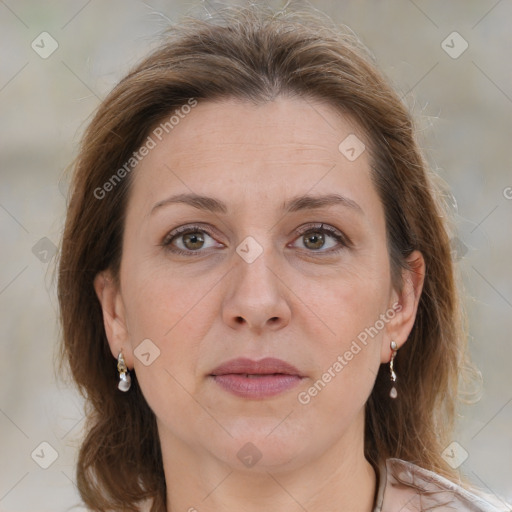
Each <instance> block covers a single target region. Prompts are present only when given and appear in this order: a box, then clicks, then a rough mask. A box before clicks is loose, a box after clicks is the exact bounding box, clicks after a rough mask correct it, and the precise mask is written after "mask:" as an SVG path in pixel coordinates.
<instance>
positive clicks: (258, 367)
mask: <svg viewBox="0 0 512 512" xmlns="http://www.w3.org/2000/svg"><path fill="white" fill-rule="evenodd" d="M277 373H280V374H283V375H295V376H297V377H302V375H301V374H300V372H299V370H297V368H295V366H293V365H291V364H289V363H287V362H286V361H282V360H281V359H275V358H273V357H267V358H265V359H260V360H259V361H253V360H252V359H247V358H242V357H241V358H238V359H232V360H230V361H226V362H225V363H222V364H221V365H220V366H218V367H217V368H215V370H213V371H212V373H211V375H214V376H217V375H228V374H242V375H272V374H277Z"/></svg>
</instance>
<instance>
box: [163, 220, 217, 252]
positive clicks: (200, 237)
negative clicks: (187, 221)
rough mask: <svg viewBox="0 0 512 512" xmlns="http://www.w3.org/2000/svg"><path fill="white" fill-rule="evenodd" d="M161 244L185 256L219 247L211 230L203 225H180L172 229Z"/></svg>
mask: <svg viewBox="0 0 512 512" xmlns="http://www.w3.org/2000/svg"><path fill="white" fill-rule="evenodd" d="M208 240H211V241H210V242H208ZM161 245H162V246H163V247H165V248H166V249H167V250H168V251H170V252H173V253H175V254H182V255H185V256H190V255H196V254H197V255H200V254H202V253H203V252H204V251H202V249H209V248H211V247H216V246H217V247H218V245H216V243H215V241H214V239H213V237H212V235H211V234H210V233H209V231H208V230H206V229H205V228H204V227H201V226H182V227H179V228H177V229H175V230H174V231H171V232H170V233H169V234H168V235H167V236H166V237H165V239H164V241H163V242H162V244H161ZM221 245H222V244H221Z"/></svg>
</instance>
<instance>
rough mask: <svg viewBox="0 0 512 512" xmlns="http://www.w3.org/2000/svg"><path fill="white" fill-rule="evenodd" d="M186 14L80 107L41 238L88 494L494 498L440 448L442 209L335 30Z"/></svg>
mask: <svg viewBox="0 0 512 512" xmlns="http://www.w3.org/2000/svg"><path fill="white" fill-rule="evenodd" d="M221 18H222V20H221V22H216V21H214V20H209V21H199V20H192V21H189V22H186V23H183V24H181V25H180V26H179V27H175V28H174V29H173V31H172V32H170V34H169V36H168V37H167V38H166V39H165V41H164V42H163V43H162V44H161V46H160V47H159V48H158V49H157V50H155V51H154V52H153V53H152V54H151V55H150V56H149V57H147V58H146V59H145V60H144V61H143V62H142V63H140V64H139V65H138V66H137V67H136V68H135V69H133V70H132V72H131V73H129V74H128V76H126V77H125V78H124V79H123V80H122V81H121V82H120V83H119V84H118V85H117V87H116V88H115V89H114V90H113V91H112V93H111V94H110V95H109V96H108V97H107V98H106V99H105V101H104V102H103V103H102V105H101V106H100V108H99V110H98V112H97V114H96V116H95V117H94V119H93V120H92V122H91V124H90V126H89V128H88V130H87V132H86V134H85V137H84V140H83V144H82V147H81V151H80V154H79V156H78V159H77V161H76V164H75V175H74V181H73V183H72V197H71V201H70V204H69V210H68V215H67V220H66V226H65V232H64V236H63V241H62V252H61V260H60V269H59V302H60V308H61V315H62V325H63V340H64V352H63V354H64V356H65V357H66V358H67V360H68V361H69V364H70V367H71V370H72V374H73V377H74V379H75V381H76V382H77V384H78V386H79V387H80V389H81V390H82V392H83V393H84V394H85V396H86V398H87V404H88V406H89V410H88V412H89V414H88V420H89V421H88V430H87V436H86V438H85V440H84V442H83V444H82V447H81V450H80V455H79V460H78V469H77V485H78V488H79V490H80V493H81V495H82V498H83V500H84V502H85V503H86V504H87V506H88V507H90V509H91V510H98V511H106V510H152V511H161V510H167V511H177V510H184V511H185V510H188V511H194V510H199V511H208V512H211V511H219V510H248V511H253V510H254V511H256V510H262V509H266V510H276V511H277V510H279V511H292V510H293V511H296V510H308V511H310V512H316V511H320V510H322V511H324V510H351V511H361V512H363V511H364V512H370V511H375V512H377V511H379V512H387V511H395V510H402V511H404V512H405V511H418V510H431V509H436V508H439V509H440V510H471V511H491V510H495V509H494V508H493V507H492V506H491V505H490V504H489V503H487V502H485V501H484V500H483V499H481V498H479V497H477V495H476V494H472V493H470V492H469V491H467V490H465V489H463V488H462V487H461V486H459V485H457V484H456V483H452V482H456V481H459V476H458V474H457V472H456V471H455V470H453V469H452V466H451V465H450V464H448V463H447V462H446V461H445V458H444V457H443V451H445V450H446V449H447V447H448V446H449V444H450V441H451V438H450V431H451V426H452V424H453V416H454V410H455V401H456V389H457V382H458V377H459V375H458V374H459V371H460V368H462V367H464V366H466V365H467V361H466V359H465V356H463V355H462V354H463V348H464V337H463V335H462V332H461V327H460V325H461V322H460V313H459V311H460V308H459V305H458V301H457V291H456V285H455V281H454V275H453V274H454V271H453V267H452V262H451V255H450V246H449V236H448V234H447V227H446V226H445V214H444V212H443V207H442V205H441V204H439V203H438V202H437V195H436V194H437V192H436V189H435V187H434V184H433V183H432V179H431V177H430V176H429V175H428V171H427V168H426V165H425V162H424V160H423V158H422V155H421V153H420V150H419V148H418V146H417V143H416V141H415V133H414V127H413V124H412V121H411V118H410V115H409V114H408V112H407V110H406V109H405V108H404V106H403V105H402V103H401V101H400V99H399V98H398V96H397V95H396V93H395V92H393V91H392V90H391V88H390V87H389V85H388V84H387V83H386V81H385V79H384V78H383V77H382V76H381V75H380V74H379V72H378V71H377V70H376V69H375V67H374V66H373V64H372V63H371V61H370V59H369V58H368V57H367V56H366V54H365V52H364V50H363V49H362V48H361V47H360V45H359V44H358V43H357V41H356V40H355V39H354V38H353V37H349V36H347V35H344V34H342V33H340V32H339V31H337V30H336V29H334V28H327V27H326V26H324V20H323V19H319V18H317V17H315V16H312V15H311V14H298V13H288V14H284V13H273V12H269V11H267V10H265V9H261V8H256V7H251V8H246V9H231V10H226V11H223V12H222V16H221Z"/></svg>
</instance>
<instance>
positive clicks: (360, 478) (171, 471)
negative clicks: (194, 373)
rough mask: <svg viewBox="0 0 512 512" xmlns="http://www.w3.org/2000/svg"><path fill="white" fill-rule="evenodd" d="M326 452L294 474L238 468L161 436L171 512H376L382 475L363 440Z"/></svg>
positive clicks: (345, 442)
mask: <svg viewBox="0 0 512 512" xmlns="http://www.w3.org/2000/svg"><path fill="white" fill-rule="evenodd" d="M354 441H355V439H354V437H353V436H351V437H350V439H345V440H343V439H341V440H340V442H338V443H336V444H334V445H332V446H328V447H326V451H325V452H323V453H322V454H320V455H319V456H317V457H316V458H313V459H310V460H309V461H308V463H306V464H303V465H302V466H294V467H292V468H291V469H283V468H269V467H264V466H259V464H256V465H255V466H253V467H252V468H250V469H249V468H248V469H243V470H239V469H235V468H233V467H232V466H229V465H227V464H226V463H225V462H223V461H220V460H219V459H218V458H216V457H214V456H213V455H212V454H211V453H210V452H206V450H203V449H199V448H197V447H191V446H189V445H187V444H185V443H183V442H181V441H180V440H178V439H176V438H174V437H173V436H169V435H165V436H161V446H162V455H163V460H164V472H165V479H166V482H167V511H168V512H176V511H186V512H218V511H219V510H244V511H245V512H260V511H261V510H265V512H299V511H306V510H307V511H308V512H321V511H322V512H323V511H325V510H339V511H350V512H372V510H373V506H374V497H375V491H376V475H375V471H374V469H373V467H372V466H371V464H370V463H369V462H368V461H367V460H366V459H365V457H364V453H363V446H364V444H363V438H362V436H361V439H360V440H359V442H358V443H356V444H355V443H354Z"/></svg>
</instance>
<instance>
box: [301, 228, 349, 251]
mask: <svg viewBox="0 0 512 512" xmlns="http://www.w3.org/2000/svg"><path fill="white" fill-rule="evenodd" d="M299 233H300V236H299V238H297V240H301V241H302V243H303V247H306V249H309V251H308V252H320V253H330V254H332V253H336V252H339V251H341V250H342V249H344V248H346V247H350V245H351V242H350V240H349V239H348V238H347V237H346V236H345V235H344V234H343V233H342V232H341V231H338V230H337V229H336V228H333V227H331V226H324V224H320V225H313V226H311V225H308V226H304V227H302V228H300V229H299ZM329 239H330V242H329ZM322 249H323V250H322Z"/></svg>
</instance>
